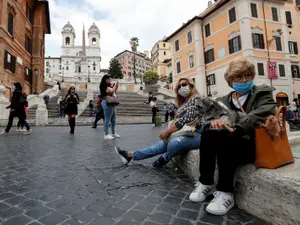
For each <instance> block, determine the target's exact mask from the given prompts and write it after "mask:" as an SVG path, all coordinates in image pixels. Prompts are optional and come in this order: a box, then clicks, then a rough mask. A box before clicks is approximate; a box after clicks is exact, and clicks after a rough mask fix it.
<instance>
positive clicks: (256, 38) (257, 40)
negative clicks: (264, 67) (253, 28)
mask: <svg viewBox="0 0 300 225" xmlns="http://www.w3.org/2000/svg"><path fill="white" fill-rule="evenodd" d="M252 42H253V48H257V49H265V42H264V35H263V34H256V33H254V34H252Z"/></svg>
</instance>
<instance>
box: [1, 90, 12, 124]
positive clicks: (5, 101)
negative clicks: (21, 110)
mask: <svg viewBox="0 0 300 225" xmlns="http://www.w3.org/2000/svg"><path fill="white" fill-rule="evenodd" d="M5 90H6V89H5V87H4V86H3V85H0V119H4V120H7V119H8V116H9V109H6V107H7V106H8V105H9V104H10V102H9V100H8V99H7V98H6V97H5V94H4V93H5Z"/></svg>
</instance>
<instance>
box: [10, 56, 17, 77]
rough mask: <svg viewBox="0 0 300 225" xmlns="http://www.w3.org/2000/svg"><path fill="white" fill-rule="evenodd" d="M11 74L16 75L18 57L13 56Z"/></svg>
mask: <svg viewBox="0 0 300 225" xmlns="http://www.w3.org/2000/svg"><path fill="white" fill-rule="evenodd" d="M11 63H12V64H11V72H13V73H15V72H16V57H15V56H13V55H12V56H11Z"/></svg>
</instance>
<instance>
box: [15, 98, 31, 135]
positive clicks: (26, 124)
mask: <svg viewBox="0 0 300 225" xmlns="http://www.w3.org/2000/svg"><path fill="white" fill-rule="evenodd" d="M23 94H24V95H26V96H27V94H26V93H23ZM24 111H25V119H24V123H23V124H21V121H20V120H19V121H18V124H17V131H24V132H26V133H25V134H27V135H28V134H31V133H32V130H31V128H30V126H29V124H28V123H27V121H26V119H27V118H28V102H27V101H25V102H24ZM24 126H25V127H26V129H24Z"/></svg>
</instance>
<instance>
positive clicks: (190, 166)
mask: <svg viewBox="0 0 300 225" xmlns="http://www.w3.org/2000/svg"><path fill="white" fill-rule="evenodd" d="M289 140H290V144H291V145H295V144H298V143H300V136H299V132H295V134H293V133H290V137H289ZM174 162H175V163H176V164H177V165H178V167H180V168H181V169H182V170H183V171H184V172H186V173H187V174H188V175H189V176H190V177H191V178H192V179H194V180H198V179H199V175H200V174H199V150H192V151H189V152H188V153H187V154H185V155H183V156H178V157H176V158H175V159H174ZM235 178H236V185H235V189H236V190H235V197H236V204H237V206H238V207H239V208H241V209H243V210H245V211H246V212H248V213H250V214H252V215H254V216H256V217H258V218H260V219H262V220H265V221H266V222H269V223H271V224H272V225H295V224H300V210H299V209H300V160H299V159H296V160H295V163H294V164H291V165H287V166H284V167H281V168H278V169H276V170H268V169H256V167H255V166H254V165H245V166H242V167H240V168H239V169H238V170H237V173H236V177H235ZM215 180H217V174H216V177H215Z"/></svg>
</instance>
